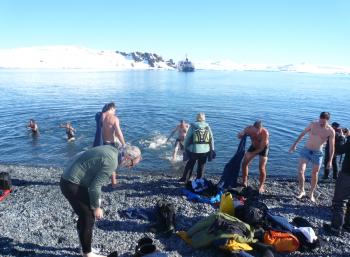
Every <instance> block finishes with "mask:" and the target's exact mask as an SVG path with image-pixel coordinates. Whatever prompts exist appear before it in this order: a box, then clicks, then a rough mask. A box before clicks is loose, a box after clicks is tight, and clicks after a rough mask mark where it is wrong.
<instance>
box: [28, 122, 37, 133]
mask: <svg viewBox="0 0 350 257" xmlns="http://www.w3.org/2000/svg"><path fill="white" fill-rule="evenodd" d="M27 128H30V129H31V130H32V133H33V134H37V133H39V127H38V124H37V123H36V122H35V120H33V119H30V120H29V123H28V126H27Z"/></svg>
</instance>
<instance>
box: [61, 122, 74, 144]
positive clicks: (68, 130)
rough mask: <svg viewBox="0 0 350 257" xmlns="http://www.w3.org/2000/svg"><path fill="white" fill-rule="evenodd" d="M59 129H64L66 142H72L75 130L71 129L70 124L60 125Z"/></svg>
mask: <svg viewBox="0 0 350 257" xmlns="http://www.w3.org/2000/svg"><path fill="white" fill-rule="evenodd" d="M60 128H65V129H66V134H67V139H68V141H72V140H74V133H75V129H74V128H73V126H72V124H71V123H70V122H67V123H66V124H60Z"/></svg>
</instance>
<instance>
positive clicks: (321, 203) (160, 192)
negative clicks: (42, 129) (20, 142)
mask: <svg viewBox="0 0 350 257" xmlns="http://www.w3.org/2000/svg"><path fill="white" fill-rule="evenodd" d="M0 171H7V172H10V174H11V177H12V180H13V185H14V187H13V189H14V190H13V193H12V194H11V195H10V196H9V197H8V198H7V199H5V200H4V201H3V202H0V256H4V257H5V256H39V257H44V256H49V257H51V256H52V257H53V256H80V254H79V252H80V246H79V242H78V237H77V233H76V230H75V227H76V225H75V224H76V220H77V217H76V215H75V214H74V213H73V211H72V208H71V207H70V205H69V204H68V202H67V200H66V199H65V198H64V197H63V196H62V194H61V192H60V189H59V179H60V175H61V174H62V169H59V168H42V167H26V166H12V165H0ZM208 178H209V179H211V180H213V181H217V180H218V177H217V176H208ZM177 179H178V178H176V177H173V176H169V175H166V174H162V173H156V174H150V173H141V172H132V171H125V172H122V173H120V174H119V176H118V187H117V188H112V187H110V186H109V185H108V186H106V187H104V188H103V203H102V208H103V210H104V211H105V216H104V218H103V219H102V220H100V221H97V222H96V225H95V229H94V237H93V248H95V249H96V250H97V251H98V252H100V253H101V254H106V255H107V254H108V253H110V252H113V251H118V253H119V256H132V255H133V253H134V251H135V246H136V244H137V241H138V240H139V239H140V238H142V237H145V236H148V237H151V238H152V239H153V240H154V242H155V244H156V246H157V249H158V250H159V251H161V252H163V253H166V254H167V255H168V256H198V257H206V256H219V257H220V256H224V255H223V254H222V253H221V252H219V251H218V250H216V249H212V248H210V249H203V250H194V249H192V248H191V247H190V246H189V245H187V244H186V243H185V242H184V241H182V240H181V239H180V238H179V237H177V236H176V235H171V236H170V237H160V236H157V235H155V234H153V233H151V232H150V231H149V224H150V221H149V220H147V219H144V218H142V217H137V218H129V217H127V216H125V215H122V213H121V211H123V210H124V211H125V210H128V209H132V208H133V209H137V210H140V211H141V212H143V213H151V212H152V211H153V210H154V207H155V205H156V202H157V201H158V200H160V199H165V200H169V201H171V202H173V203H174V204H175V206H176V208H177V213H176V229H177V230H187V229H188V228H190V227H191V226H192V225H193V224H195V223H196V222H197V221H199V220H201V219H202V218H204V217H206V216H208V215H210V214H212V213H213V212H216V211H217V209H216V208H215V207H212V206H211V205H209V204H203V203H195V202H189V201H187V200H186V198H185V197H184V196H182V194H181V190H182V187H183V186H182V185H181V184H179V183H178V182H177ZM250 183H251V185H252V186H256V185H257V179H256V178H250ZM309 184H310V183H309V182H307V183H306V185H307V186H309ZM266 189H267V192H266V193H265V194H264V195H263V196H262V199H263V201H264V202H265V203H266V205H267V206H268V207H269V209H270V210H271V211H272V212H273V213H274V214H279V215H283V216H285V217H287V218H288V219H289V220H290V221H291V220H292V219H293V218H294V217H295V216H302V217H305V218H306V219H307V220H309V221H310V223H311V224H312V225H313V227H314V228H315V231H316V234H317V235H318V236H319V238H320V239H321V240H322V241H324V242H325V244H324V246H322V247H321V248H319V249H316V250H314V251H313V252H299V251H298V252H294V253H292V254H280V255H277V254H276V255H275V256H315V257H316V256H329V257H331V256H332V257H338V256H350V241H349V239H350V234H349V233H344V234H343V235H342V236H341V237H335V236H328V235H326V234H325V232H324V230H323V229H322V224H323V223H324V222H329V220H330V218H331V209H330V206H331V200H332V197H333V192H334V183H332V182H327V183H320V184H319V187H318V189H317V194H316V201H317V202H316V203H312V202H311V201H310V200H308V199H307V198H304V199H301V200H299V199H297V198H296V197H295V194H296V191H297V183H296V178H287V177H268V179H267V184H266ZM307 189H308V188H307Z"/></svg>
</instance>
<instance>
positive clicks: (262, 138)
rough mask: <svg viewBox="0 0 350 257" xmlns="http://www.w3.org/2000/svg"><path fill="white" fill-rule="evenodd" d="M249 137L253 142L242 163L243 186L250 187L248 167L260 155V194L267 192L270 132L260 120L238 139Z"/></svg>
mask: <svg viewBox="0 0 350 257" xmlns="http://www.w3.org/2000/svg"><path fill="white" fill-rule="evenodd" d="M244 135H248V136H249V137H250V139H251V141H252V144H251V146H250V147H249V149H248V151H247V152H246V153H245V155H244V159H243V163H242V179H243V181H242V182H243V185H244V186H248V167H249V164H250V163H251V161H252V160H253V159H254V157H255V156H257V155H259V156H260V159H259V171H260V177H259V182H260V185H259V193H263V192H264V191H265V185H264V184H265V180H266V163H267V159H268V155H269V132H268V130H267V129H266V128H264V127H263V124H262V121H260V120H258V121H256V122H255V123H254V125H253V126H248V127H246V128H245V129H244V130H243V131H241V132H239V133H238V138H240V139H241V138H242V137H243V136H244Z"/></svg>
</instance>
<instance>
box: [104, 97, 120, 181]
mask: <svg viewBox="0 0 350 257" xmlns="http://www.w3.org/2000/svg"><path fill="white" fill-rule="evenodd" d="M116 110H117V109H116V106H115V103H114V102H110V103H108V104H106V105H105V106H104V107H103V112H102V139H103V144H104V145H113V146H117V147H124V146H125V140H124V135H123V132H122V130H121V129H120V122H119V119H118V117H117V116H116V115H115V112H116ZM116 185H117V174H116V172H113V174H112V186H113V187H115V186H116Z"/></svg>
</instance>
